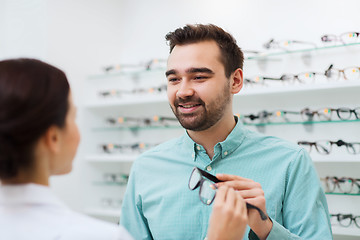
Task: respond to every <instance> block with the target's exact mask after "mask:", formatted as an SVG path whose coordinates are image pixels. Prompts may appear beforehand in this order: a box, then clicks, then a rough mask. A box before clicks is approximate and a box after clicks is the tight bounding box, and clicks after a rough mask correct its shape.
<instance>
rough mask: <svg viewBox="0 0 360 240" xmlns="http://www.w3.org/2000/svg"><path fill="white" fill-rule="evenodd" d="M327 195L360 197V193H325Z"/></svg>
mask: <svg viewBox="0 0 360 240" xmlns="http://www.w3.org/2000/svg"><path fill="white" fill-rule="evenodd" d="M325 194H326V195H341V196H360V193H337V192H325Z"/></svg>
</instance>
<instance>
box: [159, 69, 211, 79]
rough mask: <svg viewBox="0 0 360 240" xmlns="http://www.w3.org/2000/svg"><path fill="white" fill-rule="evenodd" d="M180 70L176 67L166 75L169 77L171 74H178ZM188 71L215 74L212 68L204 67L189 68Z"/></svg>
mask: <svg viewBox="0 0 360 240" xmlns="http://www.w3.org/2000/svg"><path fill="white" fill-rule="evenodd" d="M177 73H178V72H177V71H176V70H174V69H171V70H168V71H166V73H165V75H166V77H168V76H169V75H171V74H177ZM186 73H208V74H215V73H214V72H213V71H212V70H211V69H209V68H206V67H203V68H189V69H187V70H186Z"/></svg>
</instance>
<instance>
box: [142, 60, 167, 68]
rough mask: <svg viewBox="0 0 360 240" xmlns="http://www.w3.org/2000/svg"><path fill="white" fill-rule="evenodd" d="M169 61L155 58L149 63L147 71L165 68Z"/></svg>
mask: <svg viewBox="0 0 360 240" xmlns="http://www.w3.org/2000/svg"><path fill="white" fill-rule="evenodd" d="M166 63H167V60H166V59H162V58H154V59H151V60H150V61H148V62H147V64H146V70H152V69H155V68H161V69H162V68H165V67H166Z"/></svg>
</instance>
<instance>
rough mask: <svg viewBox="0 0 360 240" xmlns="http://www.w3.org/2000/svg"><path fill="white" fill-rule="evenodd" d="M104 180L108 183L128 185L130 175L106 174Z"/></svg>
mask: <svg viewBox="0 0 360 240" xmlns="http://www.w3.org/2000/svg"><path fill="white" fill-rule="evenodd" d="M103 178H104V181H105V182H108V183H119V184H127V182H128V180H129V175H128V174H124V173H104V175H103Z"/></svg>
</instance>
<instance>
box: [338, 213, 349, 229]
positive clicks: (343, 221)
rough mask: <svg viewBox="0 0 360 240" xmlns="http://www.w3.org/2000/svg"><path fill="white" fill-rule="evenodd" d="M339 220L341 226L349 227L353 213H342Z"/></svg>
mask: <svg viewBox="0 0 360 240" xmlns="http://www.w3.org/2000/svg"><path fill="white" fill-rule="evenodd" d="M338 220H339V223H340V225H341V226H344V227H348V226H350V224H351V215H340V216H339V219H338Z"/></svg>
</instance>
